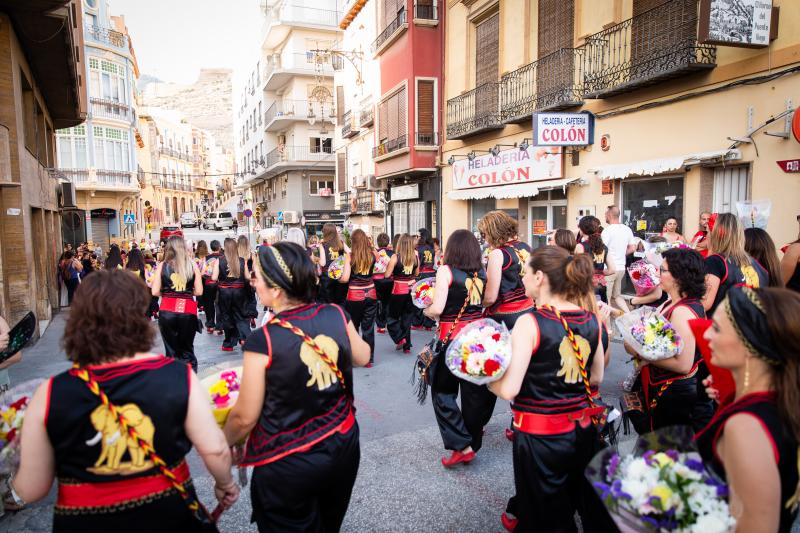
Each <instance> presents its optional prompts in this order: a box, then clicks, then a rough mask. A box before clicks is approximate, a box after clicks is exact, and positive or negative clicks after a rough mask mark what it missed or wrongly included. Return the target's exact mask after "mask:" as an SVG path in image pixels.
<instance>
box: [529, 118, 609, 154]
mask: <svg viewBox="0 0 800 533" xmlns="http://www.w3.org/2000/svg"><path fill="white" fill-rule="evenodd" d="M533 144H535V145H537V146H586V145H589V144H594V115H592V114H591V113H534V114H533Z"/></svg>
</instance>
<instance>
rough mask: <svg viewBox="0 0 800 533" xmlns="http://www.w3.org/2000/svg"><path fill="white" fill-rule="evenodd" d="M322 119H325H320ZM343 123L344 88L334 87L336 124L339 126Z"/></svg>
mask: <svg viewBox="0 0 800 533" xmlns="http://www.w3.org/2000/svg"><path fill="white" fill-rule="evenodd" d="M322 118H323V119H324V118H325V117H322ZM343 122H344V87H343V86H341V85H337V86H336V123H337V124H339V125H341V124H342V123H343Z"/></svg>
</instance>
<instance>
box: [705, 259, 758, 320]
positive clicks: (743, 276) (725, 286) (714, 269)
mask: <svg viewBox="0 0 800 533" xmlns="http://www.w3.org/2000/svg"><path fill="white" fill-rule="evenodd" d="M706 269H707V272H708V273H709V274H713V275H715V276H717V277H718V278H719V288H718V289H717V296H716V297H715V298H714V304H713V305H712V306H711V309H709V310H708V314H709V315H711V314H713V313H714V311H716V309H717V306H718V305H719V304H720V303H721V302H722V300H724V299H725V296H727V294H728V291H729V290H730V289H731V288H732V287H736V286H739V285H747V286H748V287H752V288H754V289H757V288H759V287H766V286H767V285H769V274H768V273H767V271H766V270H765V269H764V267H762V266H761V265H760V264H759V263H758V261H756V260H755V259H753V258H752V257H751V258H750V265H749V266H746V267H744V268H740V267H739V266H738V265H737V264H736V263H734V262H733V261H732V260H731V259H730V258H728V257H722V256H721V255H717V254H714V255H709V256H708V258H707V259H706Z"/></svg>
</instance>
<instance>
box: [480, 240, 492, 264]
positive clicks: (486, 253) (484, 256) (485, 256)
mask: <svg viewBox="0 0 800 533" xmlns="http://www.w3.org/2000/svg"><path fill="white" fill-rule="evenodd" d="M492 250H493V248H492V247H491V246H487V247H486V248H485V249H484V250H483V253H482V254H481V263H483V268H484V269H485V268H486V267H487V266H488V265H489V254H490V253H492Z"/></svg>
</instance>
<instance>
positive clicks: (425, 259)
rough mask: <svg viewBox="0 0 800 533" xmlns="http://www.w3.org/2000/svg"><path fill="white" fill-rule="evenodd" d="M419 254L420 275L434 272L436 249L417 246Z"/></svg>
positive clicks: (422, 245) (425, 245)
mask: <svg viewBox="0 0 800 533" xmlns="http://www.w3.org/2000/svg"><path fill="white" fill-rule="evenodd" d="M417 254H419V272H420V274H423V273H425V274H429V273H431V272H434V269H433V262H434V255H435V252H434V249H433V246H428V245H427V244H421V245H420V246H417Z"/></svg>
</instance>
